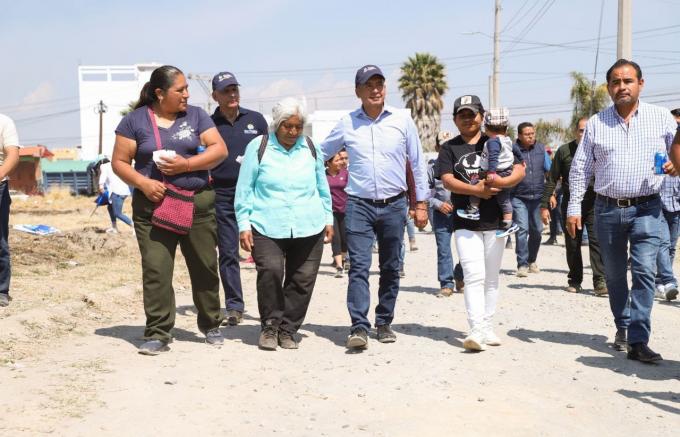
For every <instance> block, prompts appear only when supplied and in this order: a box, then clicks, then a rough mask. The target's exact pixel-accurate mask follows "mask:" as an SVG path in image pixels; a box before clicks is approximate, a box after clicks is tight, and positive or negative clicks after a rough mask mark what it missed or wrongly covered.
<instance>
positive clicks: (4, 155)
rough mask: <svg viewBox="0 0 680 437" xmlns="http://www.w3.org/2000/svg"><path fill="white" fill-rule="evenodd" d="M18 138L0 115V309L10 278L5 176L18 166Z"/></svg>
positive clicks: (11, 124)
mask: <svg viewBox="0 0 680 437" xmlns="http://www.w3.org/2000/svg"><path fill="white" fill-rule="evenodd" d="M19 147H21V146H19V136H18V135H17V129H16V127H15V126H14V122H13V121H12V119H10V118H9V117H7V116H5V115H2V114H0V307H6V306H7V305H9V281H10V278H11V276H12V271H11V265H10V257H9V244H8V242H7V234H8V232H9V206H10V204H11V203H12V199H10V197H9V183H8V180H7V176H8V175H9V174H10V173H12V171H13V170H14V169H15V168H16V167H17V165H19Z"/></svg>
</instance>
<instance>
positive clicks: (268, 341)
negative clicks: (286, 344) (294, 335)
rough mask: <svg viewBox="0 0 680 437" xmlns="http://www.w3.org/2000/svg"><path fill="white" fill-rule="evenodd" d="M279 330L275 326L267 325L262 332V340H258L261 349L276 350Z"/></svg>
mask: <svg viewBox="0 0 680 437" xmlns="http://www.w3.org/2000/svg"><path fill="white" fill-rule="evenodd" d="M278 340H279V335H278V330H277V329H276V328H275V327H273V326H265V327H264V328H262V332H260V340H259V341H258V342H257V344H258V346H259V347H260V349H263V350H266V351H275V350H276V347H277V346H278V343H279V342H278Z"/></svg>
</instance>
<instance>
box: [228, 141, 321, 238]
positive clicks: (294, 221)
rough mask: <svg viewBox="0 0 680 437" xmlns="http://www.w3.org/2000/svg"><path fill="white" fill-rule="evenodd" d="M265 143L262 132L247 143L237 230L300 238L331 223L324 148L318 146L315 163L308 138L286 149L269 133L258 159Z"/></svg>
mask: <svg viewBox="0 0 680 437" xmlns="http://www.w3.org/2000/svg"><path fill="white" fill-rule="evenodd" d="M261 141H262V136H259V137H256V138H254V139H253V140H252V141H251V142H250V143H248V146H246V151H245V154H244V155H243V161H241V171H240V173H239V177H238V182H237V183H236V198H235V202H234V203H235V205H234V209H235V211H236V221H237V222H238V230H239V232H242V231H249V230H251V229H255V230H257V232H259V233H261V234H263V235H266V236H267V237H269V238H276V239H280V238H302V237H309V236H312V235H316V234H318V233H319V232H321V231H322V230H323V229H324V227H325V226H326V225H331V226H332V225H333V210H332V205H331V192H330V190H329V188H328V181H327V180H326V170H325V168H324V161H323V160H322V159H321V152H320V151H319V150H318V149H317V159H316V162H315V161H314V157H313V156H312V153H311V151H310V150H309V147H308V146H307V144H306V142H305V137H303V136H300V137H299V138H298V140H297V142H296V143H295V144H294V145H293V147H291V148H290V150H286V149H285V148H284V147H283V146H282V145H281V144H280V143H279V141H278V140H277V139H276V135H273V134H271V135H269V141H268V143H267V150H266V151H265V153H264V155H263V156H262V162H258V159H257V152H258V150H259V148H260V143H261Z"/></svg>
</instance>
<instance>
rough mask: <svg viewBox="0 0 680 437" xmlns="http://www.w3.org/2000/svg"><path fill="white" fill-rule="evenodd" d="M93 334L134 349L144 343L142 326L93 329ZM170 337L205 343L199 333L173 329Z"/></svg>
mask: <svg viewBox="0 0 680 437" xmlns="http://www.w3.org/2000/svg"><path fill="white" fill-rule="evenodd" d="M94 333H95V334H96V335H101V336H103V337H112V338H118V339H120V340H125V341H127V342H128V343H130V344H131V345H133V346H135V347H139V345H141V344H142V343H144V341H145V340H144V339H143V338H142V337H143V336H144V327H143V326H131V325H116V326H110V327H108V328H99V329H95V331H94ZM172 336H173V338H174V339H175V340H177V341H192V342H198V343H204V342H205V338H204V337H203V335H201V334H200V333H199V332H192V331H187V330H186V329H182V328H173V330H172Z"/></svg>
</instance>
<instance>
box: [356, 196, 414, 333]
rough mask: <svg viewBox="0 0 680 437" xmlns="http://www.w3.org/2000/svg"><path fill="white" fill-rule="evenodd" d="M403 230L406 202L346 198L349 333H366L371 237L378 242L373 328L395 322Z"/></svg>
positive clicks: (367, 328)
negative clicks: (376, 294) (350, 328)
mask: <svg viewBox="0 0 680 437" xmlns="http://www.w3.org/2000/svg"><path fill="white" fill-rule="evenodd" d="M405 226H406V198H405V197H403V196H402V197H401V198H399V199H397V200H395V201H393V202H392V203H389V204H387V205H380V204H375V203H373V202H370V201H367V200H364V199H360V198H357V197H354V196H349V198H348V199H347V208H346V210H345V232H346V233H347V249H348V251H349V257H350V259H351V260H352V262H351V264H350V267H349V283H348V285H347V309H348V310H349V314H350V317H351V318H352V330H354V329H356V328H361V329H365V330H366V331H368V330H369V329H370V328H371V323H370V322H369V321H368V309H369V306H370V298H371V294H370V290H369V286H368V274H369V269H370V267H371V258H372V254H373V253H372V246H373V238H374V235H375V236H376V237H377V240H378V249H379V252H378V260H379V267H380V280H379V284H380V285H379V288H378V305H377V306H376V307H375V325H376V326H379V325H388V324H390V323H392V319H393V318H394V307H395V304H396V301H397V294H398V293H399V250H400V248H401V244H402V241H403V239H404V227H405Z"/></svg>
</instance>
